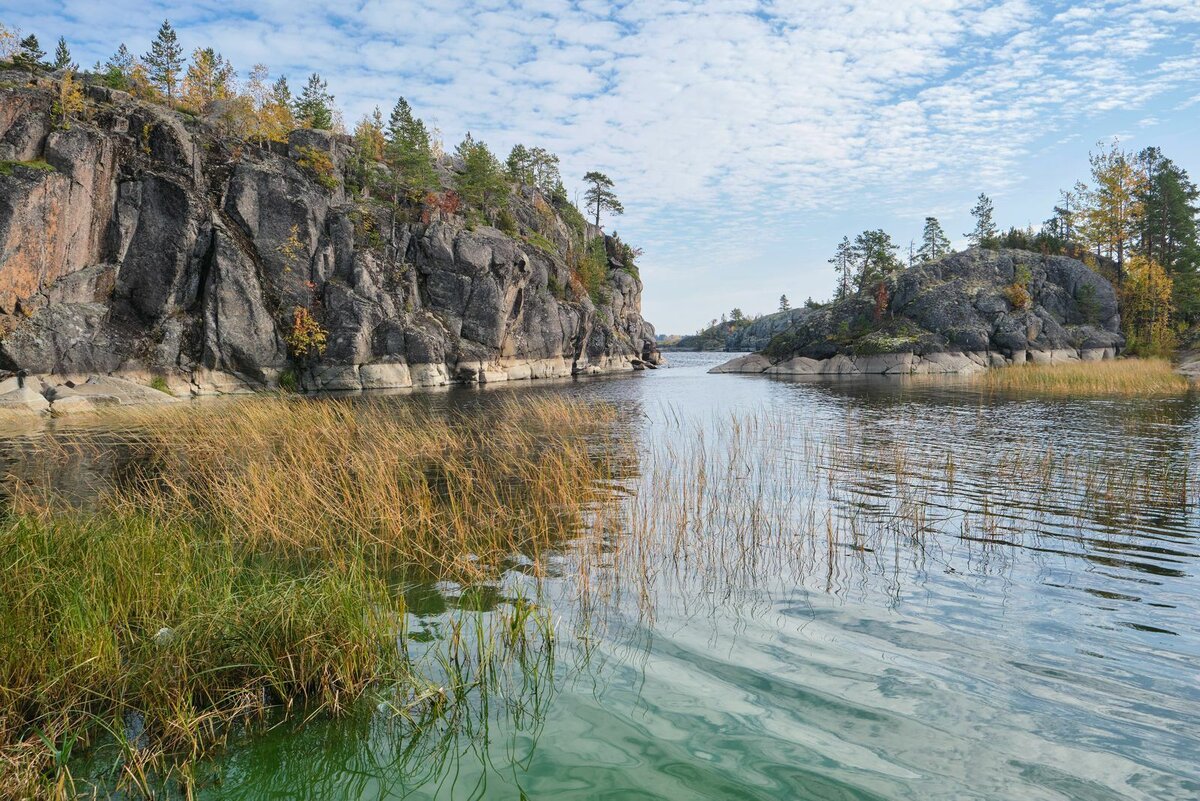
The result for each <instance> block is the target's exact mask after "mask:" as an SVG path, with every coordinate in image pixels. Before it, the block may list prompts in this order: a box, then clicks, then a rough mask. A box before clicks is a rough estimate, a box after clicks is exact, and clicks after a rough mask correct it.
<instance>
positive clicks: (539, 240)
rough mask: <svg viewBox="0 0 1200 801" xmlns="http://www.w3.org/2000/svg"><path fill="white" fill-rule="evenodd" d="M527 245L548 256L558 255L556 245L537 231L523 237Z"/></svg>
mask: <svg viewBox="0 0 1200 801" xmlns="http://www.w3.org/2000/svg"><path fill="white" fill-rule="evenodd" d="M522 239H524V240H525V242H526V243H527V244H530V245H533V246H534V247H535V248H537V249H538V250H540V251H542V252H543V253H545V254H546V255H547V256H554V255H556V254H557V253H558V249H557V248H556V247H554V243H553V242H551V241H550V240H549V239H547V238H546V237H545V236H543V235H542V234H539V233H538V232H537V231H530V232H529V233H527V234H525V236H523V237H522Z"/></svg>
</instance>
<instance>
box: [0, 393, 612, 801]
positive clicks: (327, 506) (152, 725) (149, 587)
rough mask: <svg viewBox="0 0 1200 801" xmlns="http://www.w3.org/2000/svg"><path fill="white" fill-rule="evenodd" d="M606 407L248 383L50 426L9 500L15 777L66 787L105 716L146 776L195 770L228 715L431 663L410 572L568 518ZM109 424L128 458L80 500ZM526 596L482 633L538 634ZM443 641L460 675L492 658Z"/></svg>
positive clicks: (597, 467) (589, 478) (491, 571)
mask: <svg viewBox="0 0 1200 801" xmlns="http://www.w3.org/2000/svg"><path fill="white" fill-rule="evenodd" d="M611 416H612V413H611V411H610V410H608V409H606V408H604V407H595V406H583V405H581V404H572V403H564V402H554V401H542V402H535V403H524V404H522V405H520V406H518V405H516V404H512V405H508V406H505V407H502V408H499V409H495V410H493V411H491V412H489V413H488V414H486V415H484V416H479V415H476V416H473V417H470V418H467V417H458V416H454V415H439V414H435V413H433V412H429V411H421V410H420V408H419V407H417V406H415V405H411V404H410V405H404V406H395V405H385V404H381V403H353V402H340V401H320V402H311V401H305V400H299V399H297V400H285V399H255V400H250V401H245V402H238V403H235V404H221V405H216V406H212V407H208V408H186V409H178V410H167V411H165V412H164V411H163V410H155V411H154V412H149V413H146V414H144V415H138V416H134V417H125V418H122V419H123V424H124V425H125V426H126V429H125V430H123V431H120V432H117V433H116V434H115V435H113V436H106V437H104V438H102V442H101V444H96V445H86V446H85V445H79V444H77V443H75V444H73V443H72V442H71V441H69V440H60V439H57V438H56V437H55V436H54V435H49V436H48V437H47V438H46V440H45V442H44V443H43V447H42V450H41V452H40V453H38V454H36V455H35V458H38V459H40V460H41V464H42V467H43V471H44V472H43V473H42V478H41V479H40V480H39V479H35V480H33V481H24V482H16V481H15V480H10V481H9V482H8V485H7V486H6V488H5V489H6V490H7V491H8V493H9V494H10V495H11V497H12V501H11V509H10V510H9V511H8V512H7V513H5V514H4V515H3V516H2V517H0V797H6V796H7V797H13V798H18V797H20V798H24V797H29V796H32V795H38V796H47V797H69V796H71V795H73V792H74V791H73V785H72V780H71V777H70V773H69V768H68V764H67V763H68V759H67V756H69V753H70V751H71V747H72V746H73V744H74V743H75V742H76V741H79V742H81V743H86V742H87V741H88V739H89V738H90V737H92V736H93V735H95V734H96V733H103V732H105V731H107V732H108V734H109V735H111V736H113V737H115V738H116V739H117V740H118V741H119V742H123V743H124V747H125V751H126V754H125V759H124V762H123V765H124V767H123V769H124V770H125V771H126V773H127V775H126V780H127V782H128V784H130V785H131V786H133V787H144V786H145V784H146V776H147V772H148V771H149V772H150V773H155V772H156V773H157V774H158V775H160V776H161V775H162V773H163V771H164V770H165V771H175V772H177V773H178V774H179V778H181V779H183V780H185V781H186V778H187V775H188V772H187V763H188V761H189V760H193V759H195V758H197V757H199V756H201V755H202V754H203V753H204V752H205V750H206V749H207V748H209V747H210V746H211V745H213V744H214V743H220V742H221V740H222V738H223V736H224V734H225V732H226V731H227V729H228V726H227V724H228V723H229V722H230V721H231V720H233V719H236V718H238V717H241V716H245V715H256V714H259V713H261V712H262V711H263V709H264V708H265V707H266V706H268V705H276V704H287V705H290V704H291V703H292V702H293V701H294V700H297V699H305V700H306V701H307V703H308V708H309V709H310V710H311V709H312V708H314V706H315V707H316V708H323V709H326V710H329V711H333V712H337V711H339V710H342V709H344V708H345V706H346V704H347V703H348V702H349V701H351V700H352V699H354V698H355V697H357V696H358V695H359V694H361V693H362V692H363V691H364V690H365V689H366V688H367V687H369V686H371V685H372V684H373V683H377V682H379V681H389V682H393V683H396V684H399V685H407V686H419V685H420V680H419V679H418V678H417V677H414V676H413V675H412V673H411V671H410V665H409V663H408V660H407V654H406V652H405V648H406V636H405V625H406V610H405V607H404V603H403V596H402V595H401V594H400V592H399V589H398V585H399V583H400V582H401V580H402V577H411V576H413V575H414V574H419V575H421V576H422V577H428V578H432V579H451V580H456V581H459V582H463V583H469V582H475V581H482V580H486V579H489V578H494V577H495V576H496V575H497V574H498V571H499V570H500V569H501V567H500V566H501V562H502V560H504V559H505V558H506V557H509V556H511V555H513V554H514V553H521V554H525V555H527V556H528V557H529V558H530V559H531V560H532V561H533V562H534V564H535V566H536V564H537V563H538V562H539V560H540V558H541V554H542V553H543V552H544V551H545V550H546V549H548V548H552V547H555V546H557V545H559V544H561V543H562V542H563V541H565V540H566V539H568V538H570V537H573V536H575V535H576V534H577V533H578V531H579V530H580V528H581V527H582V514H583V507H584V506H586V505H588V504H589V503H592V502H594V501H598V500H600V499H601V498H602V493H603V489H602V487H604V486H605V480H606V479H607V478H608V476H609V467H608V464H607V462H606V461H605V460H604V459H603V458H598V457H597V456H596V455H595V454H594V453H593V450H594V448H593V447H591V446H590V445H589V440H588V435H589V434H590V433H592V432H594V431H595V430H596V429H597V426H598V425H599V424H602V423H604V422H607V421H608V420H610V419H611ZM114 441H119V442H120V443H121V447H122V449H123V450H125V451H126V452H127V455H129V456H130V457H131V460H130V464H131V467H130V468H129V471H130V472H129V474H128V475H126V476H125V477H124V479H123V480H122V481H121V482H120V484H119V486H113V487H110V488H109V489H108V490H106V491H105V492H103V493H102V494H101V496H100V497H99V499H98V500H96V501H95V503H94V504H92V505H90V506H89V507H88V508H87V509H86V510H82V509H79V508H76V507H74V506H72V505H71V504H70V503H69V502H68V501H67V500H66V499H65V498H63V497H61V496H60V495H59V494H58V493H57V492H56V491H55V490H54V489H52V487H53V477H54V474H55V472H56V471H57V469H58V468H59V467H60V466H61V465H63V464H66V463H69V462H71V461H72V460H77V459H79V458H80V456H81V454H80V453H79V450H80V449H81V448H92V447H96V448H107V447H111V445H112V443H113V442H114ZM104 443H108V444H104ZM535 570H536V567H535ZM529 615H530V613H529V611H528V609H524V610H514V611H512V616H513V621H509V622H507V623H504V624H502V625H499V626H498V628H497V631H500V632H504V633H505V638H507V639H505V640H504V641H502V642H493V640H494V639H495V637H494V636H493V635H488V636H484V637H481V644H480V645H479V649H480V650H479V653H480V654H486V655H487V656H488V659H492V658H493V657H494V655H495V654H496V653H497V649H499V650H500V651H504V652H512V653H518V652H523V650H522V649H523V647H524V646H523V644H522V643H520V642H516V641H513V637H514V632H515V633H517V634H520V635H522V636H523V633H524V632H525V631H526V630H527V625H526V622H527V620H528V619H529ZM517 639H519V637H517ZM457 641H458V638H456V640H455V642H456V643H457ZM447 664H448V665H450V666H452V667H454V668H455V669H456V670H458V671H459V672H460V678H463V682H460V685H462V686H466V685H469V684H473V683H477V682H478V681H480V680H482V679H481V678H480V677H481V676H482V677H484V678H486V677H487V676H488V675H491V674H493V673H494V672H495V671H494V668H492V667H489V666H488V665H485V664H484V663H483V660H482V658H480V659H478V660H477V664H476V665H475V667H474V668H473V669H472V671H471V674H470V675H471V676H473V677H474V678H466V673H465V672H463V671H464V668H463V665H464V664H466V663H465V662H463V661H462V660H461V659H459V658H457V657H455V659H454V660H453V661H452V662H449V663H447ZM451 686H453V685H451ZM131 714H133V715H136V716H138V718H139V720H144V724H145V734H144V736H143V737H141V738H140V740H139V741H138V742H125V738H126V733H127V729H128V726H127V723H128V720H129V715H131ZM166 753H171V754H173V755H175V757H178V756H179V755H182V757H183V759H182V762H178V761H173V762H167V761H166V760H165V759H164V754H166Z"/></svg>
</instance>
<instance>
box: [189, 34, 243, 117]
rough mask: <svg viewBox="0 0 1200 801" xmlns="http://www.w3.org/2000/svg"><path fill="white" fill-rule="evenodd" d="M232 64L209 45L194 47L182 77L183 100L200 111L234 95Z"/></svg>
mask: <svg viewBox="0 0 1200 801" xmlns="http://www.w3.org/2000/svg"><path fill="white" fill-rule="evenodd" d="M233 79H234V72H233V65H232V64H230V63H229V62H228V61H226V60H225V57H224V56H222V55H221V54H220V53H218V52H217V51H215V50H213V49H212V48H211V47H204V48H200V47H198V48H196V51H195V52H194V53H192V63H191V66H189V67H188V68H187V74H186V75H184V77H183V101H184V102H185V103H186V104H187V105H189V106H191V107H192V108H194V109H195V110H197V111H200V112H206V111H208V110H209V109H210V108H211V107H212V105H213V103H216V102H217V101H218V100H229V99H230V98H232V97H233V96H234V87H233Z"/></svg>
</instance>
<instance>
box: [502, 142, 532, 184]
mask: <svg viewBox="0 0 1200 801" xmlns="http://www.w3.org/2000/svg"><path fill="white" fill-rule="evenodd" d="M504 167H505V169H506V170H508V177H509V178H511V179H512V180H513V182H514V183H517V184H520V185H521V186H532V185H533V180H534V179H533V158H532V156H531V155H530V153H529V148H527V147H525V145H521V144H516V145H513V147H512V150H510V151H508V158H507V159H505V161H504Z"/></svg>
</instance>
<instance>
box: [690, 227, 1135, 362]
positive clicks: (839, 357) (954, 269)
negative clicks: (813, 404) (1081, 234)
mask: <svg viewBox="0 0 1200 801" xmlns="http://www.w3.org/2000/svg"><path fill="white" fill-rule="evenodd" d="M792 314H793V317H792V321H791V324H790V325H789V326H788V327H787V328H786V329H785V330H783V331H782V332H780V333H778V334H776V335H775V336H774V337H773V338H772V339H771V340H770V342H769V343H768V344H767V345H766V346H765V347H764V348H762V349H761V350H760V351H759V352H757V353H754V354H751V355H748V356H742V357H739V358H737V359H733V360H732V361H730V362H727V363H726V364H723V365H721V366H719V367H715V368H713V370H712V371H711V372H715V373H767V374H770V375H846V374H856V373H862V374H905V373H965V372H977V371H981V370H984V369H987V368H989V367H999V366H1006V365H1012V364H1023V363H1026V362H1031V363H1035V364H1045V363H1057V362H1067V361H1080V360H1083V361H1098V360H1101V359H1107V358H1113V357H1114V356H1116V355H1117V354H1118V353H1119V352H1120V350H1121V348H1122V347H1123V346H1124V344H1125V338H1124V336H1123V335H1122V333H1121V319H1120V315H1119V313H1118V308H1117V294H1116V292H1115V290H1114V289H1113V286H1112V284H1110V283H1109V282H1108V281H1107V280H1106V279H1105V278H1104V277H1103V276H1101V275H1099V274H1098V273H1097V272H1096V271H1094V270H1092V269H1090V268H1089V267H1088V266H1087V265H1085V264H1084V263H1083V262H1081V261H1078V260H1076V259H1073V258H1069V257H1066V256H1043V255H1041V254H1038V253H1032V252H1029V251H1023V250H1011V249H1002V250H990V249H982V248H972V249H970V250H966V251H962V252H959V253H953V254H950V255H948V256H944V257H942V258H940V259H938V260H936V261H932V262H930V263H927V264H922V265H917V266H914V267H912V268H910V269H907V270H904V271H902V272H898V273H895V274H893V275H891V276H888V277H887V278H885V279H884V280H882V281H881V282H880V283H879V284H878V286H877V287H876V288H875V289H874V291H873V292H860V293H858V294H856V295H852V296H849V297H847V298H845V299H843V300H840V301H836V302H833V303H830V304H828V305H825V306H822V307H820V308H817V309H808V310H800V311H799V312H792Z"/></svg>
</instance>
